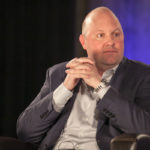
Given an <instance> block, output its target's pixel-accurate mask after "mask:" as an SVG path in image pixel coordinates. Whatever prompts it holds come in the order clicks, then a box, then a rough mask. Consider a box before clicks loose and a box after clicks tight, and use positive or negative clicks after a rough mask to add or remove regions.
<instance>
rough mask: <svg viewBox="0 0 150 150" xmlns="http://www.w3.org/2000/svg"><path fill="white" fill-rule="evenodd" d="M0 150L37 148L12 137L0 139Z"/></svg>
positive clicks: (35, 149)
mask: <svg viewBox="0 0 150 150" xmlns="http://www.w3.org/2000/svg"><path fill="white" fill-rule="evenodd" d="M0 150H37V147H36V146H35V145H32V144H30V143H23V142H21V141H20V140H18V139H15V138H12V137H0Z"/></svg>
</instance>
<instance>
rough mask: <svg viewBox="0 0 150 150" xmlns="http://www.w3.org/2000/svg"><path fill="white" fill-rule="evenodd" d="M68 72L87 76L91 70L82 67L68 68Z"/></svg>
mask: <svg viewBox="0 0 150 150" xmlns="http://www.w3.org/2000/svg"><path fill="white" fill-rule="evenodd" d="M66 73H67V74H71V75H75V74H83V75H85V76H88V77H89V76H90V71H87V70H84V69H83V70H82V69H68V70H66Z"/></svg>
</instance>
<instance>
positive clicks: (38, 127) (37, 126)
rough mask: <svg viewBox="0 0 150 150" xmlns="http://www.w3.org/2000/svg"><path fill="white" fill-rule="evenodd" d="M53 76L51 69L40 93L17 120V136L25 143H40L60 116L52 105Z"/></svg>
mask: <svg viewBox="0 0 150 150" xmlns="http://www.w3.org/2000/svg"><path fill="white" fill-rule="evenodd" d="M51 74H52V73H51V69H49V70H48V71H47V75H46V80H45V83H44V85H43V87H42V88H41V91H40V93H39V94H38V95H37V97H36V98H35V99H34V100H33V102H32V103H31V104H30V105H29V106H28V107H27V108H26V109H25V111H24V112H22V114H21V115H20V116H19V118H18V120H17V135H18V137H19V139H21V140H23V141H24V142H30V143H34V144H38V143H40V142H41V141H42V139H43V138H44V137H45V134H46V132H47V131H48V130H49V129H50V127H51V126H52V125H53V124H54V123H55V121H56V120H57V118H58V116H59V113H58V112H56V111H55V110H54V109H53V105H52V97H53V89H52V87H51V84H52V82H54V81H52V79H51ZM57 81H58V80H57ZM54 85H55V83H54Z"/></svg>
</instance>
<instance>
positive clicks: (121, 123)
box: [99, 74, 150, 133]
mask: <svg viewBox="0 0 150 150" xmlns="http://www.w3.org/2000/svg"><path fill="white" fill-rule="evenodd" d="M131 80H133V79H131ZM141 81H142V82H140V84H138V88H137V90H136V92H135V94H134V96H133V97H132V94H131V93H134V92H132V91H134V89H133V87H132V88H131V87H129V86H128V88H129V89H126V88H125V89H124V91H125V90H128V91H129V92H126V95H127V96H126V97H125V96H123V94H122V93H121V92H120V91H119V90H117V89H116V88H113V87H111V88H110V89H109V90H108V92H107V93H106V94H105V96H104V97H103V99H102V100H101V101H100V102H99V110H100V112H101V113H102V114H104V115H105V116H107V117H108V118H109V121H110V124H111V125H112V126H114V127H115V128H118V129H120V130H122V131H123V132H125V133H150V127H149V125H150V109H149V108H150V76H149V74H147V75H145V76H144V77H143V79H142V80H141ZM129 82H132V81H129ZM135 86H136V85H135ZM124 93H125V92H124ZM127 97H128V98H130V97H132V98H131V99H130V100H129V99H128V98H127Z"/></svg>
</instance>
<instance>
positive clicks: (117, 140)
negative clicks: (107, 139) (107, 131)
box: [110, 134, 150, 150]
mask: <svg viewBox="0 0 150 150" xmlns="http://www.w3.org/2000/svg"><path fill="white" fill-rule="evenodd" d="M110 147H111V150H150V135H146V134H122V135H119V136H116V137H114V138H113V139H112V140H111V145H110Z"/></svg>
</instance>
